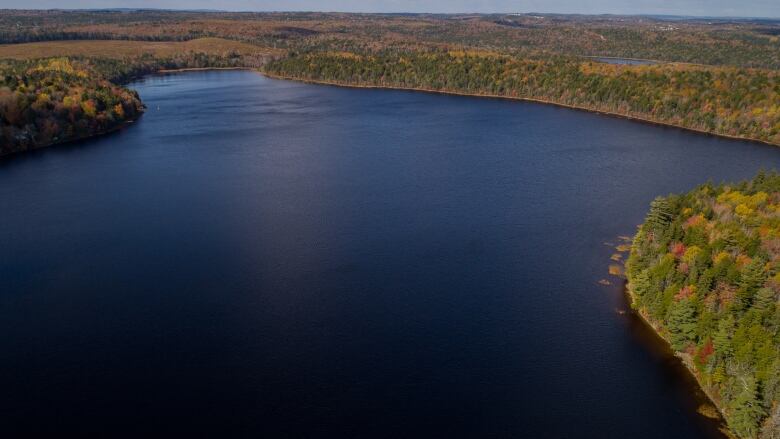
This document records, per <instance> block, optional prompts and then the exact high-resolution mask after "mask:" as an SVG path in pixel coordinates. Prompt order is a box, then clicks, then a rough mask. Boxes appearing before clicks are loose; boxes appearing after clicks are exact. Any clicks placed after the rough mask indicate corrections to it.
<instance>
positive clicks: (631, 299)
mask: <svg viewBox="0 0 780 439" xmlns="http://www.w3.org/2000/svg"><path fill="white" fill-rule="evenodd" d="M623 297H624V299H625V300H626V303H627V305H629V307H628V308H629V310H628V312H629V313H631V314H632V315H634V316H636V317H637V318H638V320H639V321H640V322H641V323H642V325H643V326H644V327H645V328H646V329H647V330H649V331H650V332H651V333H652V334H653V335H654V336H655V337H654V338H655V339H656V341H657V342H659V343H661V344H662V345H663V347H664V350H666V351H668V352H669V353H671V355H673V356H674V358H675V359H676V360H677V361H678V363H679V365H681V366H682V367H683V368H684V369H685V370H686V372H687V375H688V376H689V377H690V378H692V379H693V382H695V383H696V385H697V387H698V389H697V390H699V391H701V396H703V397H704V398H706V402H707V403H709V404H711V405H712V406H713V407H714V408H715V410H716V411H717V413H718V418H717V421H718V423H719V424H720V425H719V427H722V428H718V430H719V431H720V432H721V433H723V435H724V436H725V437H727V438H729V439H736V436H735V435H734V434H733V433H732V432H731V430H730V429H729V428H728V423H727V421H726V416H725V414H724V411H723V407H721V405H720V404H719V403H718V401H717V399H716V398H715V397H714V396H713V395H712V392H711V391H710V389H708V388H707V386H705V385H704V383H702V382H701V380H700V379H699V377H698V375H697V374H696V371H695V370H694V369H693V367H692V366H691V364H690V363H689V361H688V360H687V359H686V358H685V357H684V356H682V355H680V353H678V352H676V351H675V350H674V349H672V345H671V344H670V343H669V340H667V339H666V337H664V336H663V335H662V334H661V331H660V330H659V328H658V325H656V324H655V323H654V322H653V321H652V320H650V318H649V317H648V316H646V315H645V314H644V313H643V312H642V311H641V310H640V309H637V308H634V305H635V303H636V300H635V296H634V293H633V292H632V291H631V284H630V283H629V282H628V280H626V281H625V283H624V285H623ZM695 396H696V395H694V397H695ZM699 415H700V416H703V417H706V418H708V419H711V420H712V419H713V418H709V417H708V416H706V415H704V414H702V413H699Z"/></svg>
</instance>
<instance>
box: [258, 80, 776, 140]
mask: <svg viewBox="0 0 780 439" xmlns="http://www.w3.org/2000/svg"><path fill="white" fill-rule="evenodd" d="M257 71H258V72H259V73H260V74H261V75H263V76H265V77H267V78H270V79H279V80H285V81H296V82H302V83H306V84H317V85H330V86H334V87H344V88H359V89H378V90H401V91H413V92H419V93H431V94H440V95H451V96H468V97H476V98H489V99H505V100H512V101H524V102H534V103H537V104H546V105H554V106H556V107H562V108H568V109H571V110H578V111H585V112H588V113H595V114H602V115H605V116H612V117H617V118H620V119H626V120H632V121H635V122H642V123H646V124H649V125H655V126H662V127H669V128H677V129H681V130H685V131H690V132H694V133H698V134H704V135H707V136H713V137H720V138H723V139H730V140H740V141H743V142H753V143H759V144H763V145H769V146H775V147H777V146H780V143H772V142H769V141H766V140H760V139H754V138H751V137H743V136H732V135H730V134H720V133H715V132H712V131H706V130H702V129H699V128H693V127H686V126H684V125H677V124H673V123H670V122H661V121H657V120H653V119H648V118H646V117H642V116H632V115H630V114H621V113H615V112H613V111H607V110H599V109H595V108H590V107H585V106H577V105H569V104H564V103H561V102H555V101H551V100H547V99H538V98H523V97H517V96H503V95H495V94H490V93H466V92H459V91H448V90H435V89H429V88H422V87H400V86H391V85H367V84H350V83H346V82H338V81H327V80H319V79H307V78H296V77H293V76H284V75H275V74H272V73H268V72H265V71H262V70H257Z"/></svg>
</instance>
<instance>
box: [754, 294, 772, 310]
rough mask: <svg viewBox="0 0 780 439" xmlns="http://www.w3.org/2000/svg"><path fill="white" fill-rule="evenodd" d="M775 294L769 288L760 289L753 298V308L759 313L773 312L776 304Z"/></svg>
mask: <svg viewBox="0 0 780 439" xmlns="http://www.w3.org/2000/svg"><path fill="white" fill-rule="evenodd" d="M775 297H776V294H775V292H774V290H772V289H771V288H760V289H759V290H758V291H756V295H755V297H754V298H753V308H754V309H756V310H758V311H760V312H767V311H774V309H775V307H776V305H775V304H776V303H777V299H775Z"/></svg>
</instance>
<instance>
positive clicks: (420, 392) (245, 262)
mask: <svg viewBox="0 0 780 439" xmlns="http://www.w3.org/2000/svg"><path fill="white" fill-rule="evenodd" d="M132 87H133V88H135V89H136V90H138V92H139V94H140V95H141V98H142V99H143V100H144V102H145V103H146V105H147V107H148V109H147V112H146V114H145V115H144V116H143V117H142V118H141V119H140V120H139V121H138V122H136V123H135V124H133V126H132V127H130V128H129V129H125V130H122V131H120V132H117V133H114V134H111V135H108V136H106V137H102V138H96V139H92V140H89V141H84V142H80V143H77V144H73V145H63V146H57V147H53V148H48V149H43V150H40V151H34V152H31V153H28V154H23V155H20V156H17V157H13V158H12V159H9V160H3V161H0V212H2V213H3V215H2V227H0V331H2V334H3V336H2V337H0V386H2V389H3V392H2V396H0V410H1V411H2V419H3V422H2V423H1V424H0V430H1V431H2V432H3V433H5V434H6V435H7V436H19V435H20V434H22V433H24V434H38V435H40V434H47V433H48V434H52V433H59V434H62V433H63V432H69V433H71V432H75V433H82V434H95V435H110V436H119V437H122V436H136V437H137V436H138V435H140V434H153V435H168V436H171V435H189V436H193V435H195V436H197V435H228V436H263V435H265V436H269V437H333V436H340V437H399V436H401V437H404V436H406V437H638V438H657V437H680V438H697V437H700V438H708V437H718V436H717V432H716V431H715V430H716V429H715V427H714V426H713V425H711V424H710V423H708V422H706V420H704V419H703V418H702V417H700V416H698V415H696V414H695V407H694V406H695V404H694V402H693V401H692V400H691V398H689V397H687V396H686V395H687V392H689V390H690V389H689V388H687V387H685V386H682V385H681V382H680V381H681V378H680V377H679V376H678V375H677V374H675V373H672V372H670V371H669V369H668V368H666V367H663V366H664V362H665V361H667V360H666V359H665V358H664V357H663V356H660V355H658V354H657V353H656V352H654V351H653V350H651V349H647V347H646V346H645V345H644V344H643V343H642V342H641V341H640V339H641V338H642V337H641V336H637V335H636V333H635V331H632V330H631V328H632V327H634V325H635V324H636V323H635V322H633V321H631V319H630V318H629V317H627V316H626V315H622V314H620V313H619V312H617V310H619V309H621V308H622V307H623V306H624V299H623V297H622V291H621V288H622V286H621V285H618V284H614V285H611V286H608V287H605V286H602V285H599V284H598V281H599V280H600V279H602V278H605V277H606V270H607V265H608V263H609V256H610V255H611V254H612V253H613V249H612V247H610V246H608V245H605V243H610V242H613V243H614V241H615V238H616V237H617V236H619V235H630V234H632V233H633V232H634V230H635V227H636V225H637V224H639V223H640V222H641V221H642V219H643V217H644V214H645V212H646V210H647V206H648V205H649V202H650V201H651V200H652V199H653V198H654V197H655V196H656V195H659V194H666V193H669V192H680V191H686V190H689V189H691V188H692V187H694V186H696V185H698V184H700V183H702V182H705V181H707V180H708V179H712V180H713V181H716V182H717V181H722V180H738V179H742V178H747V177H750V176H752V175H754V174H755V173H756V171H758V169H759V168H761V167H764V168H767V169H771V168H777V167H778V165H780V155H778V151H777V150H775V149H774V148H773V147H770V146H765V145H759V144H754V143H749V142H740V141H734V140H729V139H721V138H716V137H710V136H702V135H697V134H695V133H690V132H686V131H682V130H678V129H674V128H665V127H658V126H652V125H646V124H641V123H637V122H632V121H628V120H622V119H616V118H609V117H603V116H600V115H597V114H591V113H585V112H581V111H574V110H569V109H564V108H558V107H553V106H546V105H541V104H534V103H526V102H513V101H502V100H490V99H478V98H469V97H461V96H445V95H429V94H422V93H414V92H406V91H388V90H356V89H346V88H337V87H324V86H316V85H308V84H302V83H296V82H288V81H280V80H273V79H268V78H264V77H262V76H260V75H258V74H256V73H253V72H249V71H203V72H189V73H182V74H172V75H159V76H151V77H148V78H146V79H144V80H142V81H139V82H137V83H135V84H133V85H132Z"/></svg>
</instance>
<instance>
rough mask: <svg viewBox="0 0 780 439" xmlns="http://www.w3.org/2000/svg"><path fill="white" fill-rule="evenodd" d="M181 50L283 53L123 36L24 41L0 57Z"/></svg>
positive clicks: (220, 42)
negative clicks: (117, 37)
mask: <svg viewBox="0 0 780 439" xmlns="http://www.w3.org/2000/svg"><path fill="white" fill-rule="evenodd" d="M182 52H201V53H208V54H222V53H226V52H236V53H240V54H242V55H246V54H255V53H258V52H259V53H266V54H274V53H281V51H279V50H274V49H269V48H263V47H260V46H255V45H252V44H247V43H241V42H238V41H231V40H225V39H222V38H199V39H195V40H189V41H122V40H108V41H106V40H77V41H44V42H37V43H24V44H2V45H0V58H10V59H18V60H23V59H35V58H49V57H57V56H90V57H101V58H115V59H122V58H126V57H132V56H139V55H143V54H147V53H148V54H151V55H154V56H156V57H167V56H173V55H175V54H177V53H182Z"/></svg>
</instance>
